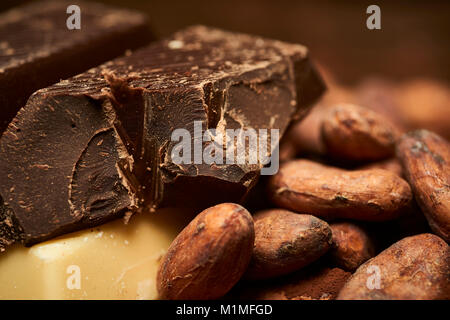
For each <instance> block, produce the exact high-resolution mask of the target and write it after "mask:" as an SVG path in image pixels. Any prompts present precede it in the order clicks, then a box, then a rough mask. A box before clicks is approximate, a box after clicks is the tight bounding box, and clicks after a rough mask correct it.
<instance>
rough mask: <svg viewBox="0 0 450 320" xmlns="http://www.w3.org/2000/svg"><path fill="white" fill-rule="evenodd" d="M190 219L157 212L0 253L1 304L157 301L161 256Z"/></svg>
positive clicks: (167, 211)
mask: <svg viewBox="0 0 450 320" xmlns="http://www.w3.org/2000/svg"><path fill="white" fill-rule="evenodd" d="M192 217H193V214H192V212H186V211H182V210H180V209H162V210H158V211H157V212H156V213H141V214H136V215H135V216H133V217H132V218H131V220H130V221H129V223H128V225H125V224H124V222H123V220H122V219H120V220H116V221H113V222H110V223H107V224H105V225H102V226H99V227H96V228H92V229H87V230H83V231H79V232H75V233H71V234H68V235H65V236H62V237H59V238H56V239H53V240H50V241H46V242H43V243H39V244H36V245H34V246H32V247H30V248H25V247H22V246H19V245H17V246H15V247H13V248H9V249H8V250H7V251H6V252H4V253H2V254H0V299H156V298H157V291H156V272H157V268H158V265H159V260H160V258H161V256H162V255H163V254H164V253H165V251H166V250H167V248H168V247H169V245H170V243H171V242H172V240H173V239H174V238H175V237H176V235H177V234H178V233H179V232H180V231H181V230H182V229H183V227H184V226H185V225H186V224H187V223H188V222H189V219H190V218H192Z"/></svg>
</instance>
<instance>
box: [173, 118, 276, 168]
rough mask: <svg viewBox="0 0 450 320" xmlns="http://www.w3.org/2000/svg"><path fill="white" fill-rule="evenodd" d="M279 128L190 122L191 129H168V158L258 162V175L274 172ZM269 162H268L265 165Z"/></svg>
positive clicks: (181, 161) (218, 162) (186, 161)
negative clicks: (209, 125)
mask: <svg viewBox="0 0 450 320" xmlns="http://www.w3.org/2000/svg"><path fill="white" fill-rule="evenodd" d="M279 138H280V131H279V129H258V130H255V129H252V128H246V129H242V128H239V129H224V130H218V129H207V130H203V127H202V122H201V121H194V129H193V135H192V134H191V131H189V130H187V129H184V128H179V129H175V130H174V131H173V132H172V136H171V140H172V142H177V143H176V144H175V145H174V147H173V148H172V150H171V154H170V156H171V160H172V162H173V163H175V164H208V165H212V164H215V165H223V164H237V165H260V166H262V168H261V175H273V174H275V173H277V172H278V168H279V152H278V142H279ZM269 164H270V165H269Z"/></svg>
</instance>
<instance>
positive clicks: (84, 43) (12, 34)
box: [0, 1, 152, 135]
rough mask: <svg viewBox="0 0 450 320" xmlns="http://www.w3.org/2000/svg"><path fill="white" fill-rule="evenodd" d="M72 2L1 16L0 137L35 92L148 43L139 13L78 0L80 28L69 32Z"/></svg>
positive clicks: (39, 4)
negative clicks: (67, 21)
mask: <svg viewBox="0 0 450 320" xmlns="http://www.w3.org/2000/svg"><path fill="white" fill-rule="evenodd" d="M70 4H73V3H72V2H70V1H39V2H33V3H31V4H28V5H26V6H23V7H18V8H17V9H13V10H10V11H8V12H6V13H3V14H1V15H0V88H2V94H1V95H0V105H1V110H2V112H1V114H0V135H1V134H2V132H3V131H4V130H5V129H6V127H7V125H8V123H9V122H10V121H11V119H12V118H13V117H14V116H15V114H16V112H17V111H18V110H19V109H20V108H21V107H23V106H24V105H25V103H26V101H27V99H28V97H29V96H30V95H31V94H32V93H33V92H34V91H35V90H37V89H40V88H43V87H46V86H48V85H50V84H52V83H55V82H58V81H60V80H61V79H65V78H67V77H70V76H73V75H76V74H78V73H80V72H83V71H85V70H87V69H88V68H91V67H94V66H96V65H98V64H100V63H102V62H104V61H107V60H109V59H112V58H114V57H116V56H119V55H122V54H123V53H124V52H125V51H126V50H127V49H135V48H138V47H140V46H142V45H144V44H147V43H148V42H149V41H150V40H151V39H152V36H151V33H150V32H149V27H148V23H147V20H146V17H145V16H144V15H142V14H140V13H137V12H133V11H129V10H122V9H115V8H111V7H107V6H104V5H100V4H95V3H87V2H80V1H77V2H76V4H77V5H78V6H79V7H80V9H81V29H80V30H68V28H67V26H66V19H67V18H68V17H69V14H67V13H66V9H67V7H68V6H69V5H70Z"/></svg>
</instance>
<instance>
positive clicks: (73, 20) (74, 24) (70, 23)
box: [66, 4, 81, 30]
mask: <svg viewBox="0 0 450 320" xmlns="http://www.w3.org/2000/svg"><path fill="white" fill-rule="evenodd" d="M66 13H67V14H70V16H69V17H67V20H66V26H67V29H69V30H80V29H81V9H80V7H79V6H77V5H76V4H71V5H70V6H68V7H67V9H66Z"/></svg>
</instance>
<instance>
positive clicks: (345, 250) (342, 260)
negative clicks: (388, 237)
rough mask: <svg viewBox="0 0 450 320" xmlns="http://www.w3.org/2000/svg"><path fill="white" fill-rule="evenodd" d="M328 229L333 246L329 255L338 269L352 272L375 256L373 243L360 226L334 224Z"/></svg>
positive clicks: (347, 223) (341, 223) (345, 223)
mask: <svg viewBox="0 0 450 320" xmlns="http://www.w3.org/2000/svg"><path fill="white" fill-rule="evenodd" d="M330 227H331V230H332V232H333V237H332V240H333V245H332V247H331V249H330V251H329V254H330V256H331V258H332V260H333V262H334V263H335V264H336V265H337V266H339V267H340V268H342V269H344V270H347V271H354V270H356V269H357V268H358V267H359V266H360V265H361V264H362V263H364V262H366V261H367V260H369V259H370V258H372V257H373V256H374V255H375V245H374V243H373V242H372V240H371V239H370V237H369V235H368V233H367V232H366V231H365V230H364V229H363V228H361V227H360V226H358V225H356V224H354V223H351V222H336V223H332V224H330Z"/></svg>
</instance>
